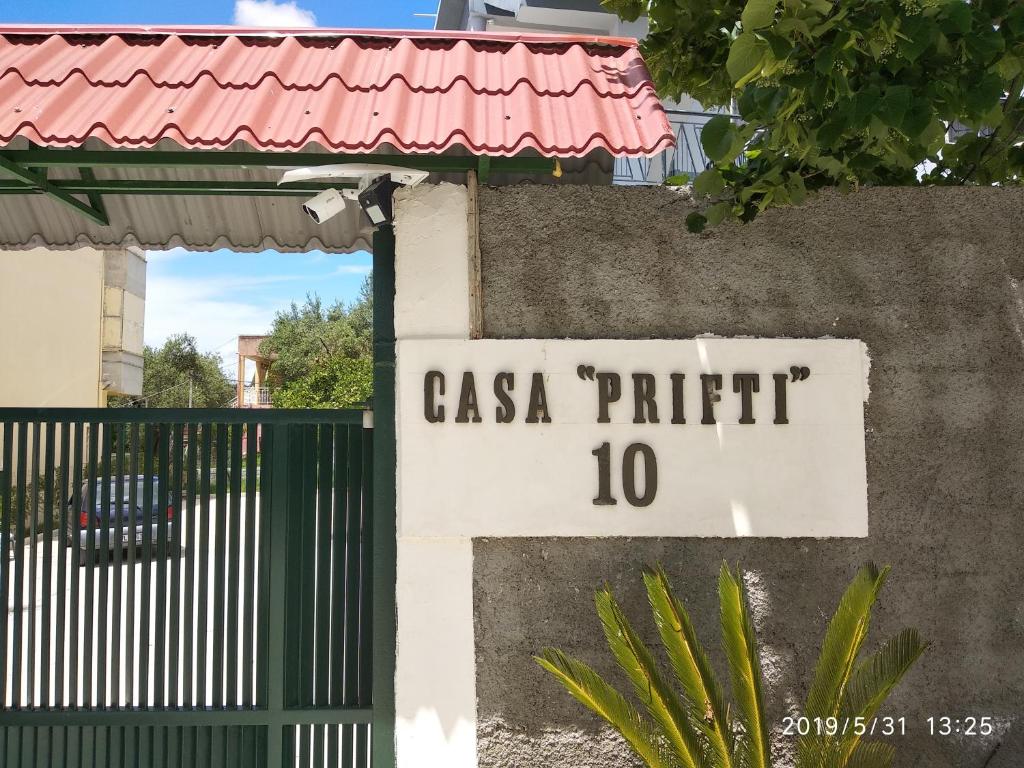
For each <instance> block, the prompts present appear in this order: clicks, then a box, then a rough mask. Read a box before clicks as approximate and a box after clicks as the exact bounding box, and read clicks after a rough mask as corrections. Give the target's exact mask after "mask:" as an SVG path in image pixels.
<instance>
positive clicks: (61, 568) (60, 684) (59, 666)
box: [0, 422, 75, 707]
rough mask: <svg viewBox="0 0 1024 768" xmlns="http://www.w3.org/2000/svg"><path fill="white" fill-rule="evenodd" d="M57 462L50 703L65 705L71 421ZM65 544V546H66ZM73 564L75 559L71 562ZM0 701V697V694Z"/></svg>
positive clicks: (65, 428) (70, 544)
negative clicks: (53, 654) (55, 584)
mask: <svg viewBox="0 0 1024 768" xmlns="http://www.w3.org/2000/svg"><path fill="white" fill-rule="evenodd" d="M58 461H59V463H60V499H59V502H58V503H59V504H60V507H59V512H60V515H59V518H58V519H59V521H60V522H59V525H58V530H57V535H56V547H57V609H56V621H55V637H54V649H55V651H56V658H55V659H54V667H53V679H54V697H53V702H54V705H55V706H58V707H60V706H63V705H64V701H65V700H64V683H65V679H64V658H65V654H67V653H68V652H69V649H68V646H67V643H65V642H64V632H65V627H66V618H65V615H64V613H65V609H66V608H67V597H66V594H65V590H66V589H67V578H68V558H69V557H73V555H74V551H75V550H74V548H73V542H74V539H73V538H72V537H71V533H72V526H73V525H74V520H75V517H74V514H73V513H72V510H71V508H70V505H71V498H72V496H73V493H74V491H73V489H72V488H71V487H70V486H69V477H70V470H69V467H70V465H71V424H70V423H67V422H64V423H61V425H60V453H59V457H58ZM65 545H66V546H65ZM71 565H72V567H74V561H72V563H71ZM0 701H2V697H0Z"/></svg>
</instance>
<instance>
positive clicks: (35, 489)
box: [25, 421, 42, 762]
mask: <svg viewBox="0 0 1024 768" xmlns="http://www.w3.org/2000/svg"><path fill="white" fill-rule="evenodd" d="M41 437H42V429H41V424H40V423H39V422H38V421H36V422H34V423H33V424H32V470H31V477H32V482H31V486H30V487H31V489H32V493H31V496H30V498H29V508H30V510H31V511H30V512H29V513H28V514H29V520H28V564H29V567H28V642H27V643H26V645H27V646H28V662H27V664H26V670H25V686H26V697H25V704H26V705H27V706H37V705H38V703H39V699H38V698H36V643H37V642H38V640H39V636H38V633H37V631H36V621H37V618H38V617H37V611H36V597H37V595H38V573H39V572H38V570H37V568H38V565H39V562H38V561H39V557H38V553H39V538H38V534H39V491H40V488H39V475H40V467H39V465H40V457H39V453H40V450H41V448H42V445H41V442H42V441H41V440H40V438H41ZM32 735H33V736H34V733H33V734H32ZM33 743H34V739H33ZM34 760H35V755H33V762H34Z"/></svg>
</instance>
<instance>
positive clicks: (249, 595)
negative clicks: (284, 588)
mask: <svg viewBox="0 0 1024 768" xmlns="http://www.w3.org/2000/svg"><path fill="white" fill-rule="evenodd" d="M258 436H259V427H257V426H256V424H254V423H252V422H250V423H248V424H246V425H245V569H244V571H245V572H244V574H243V576H242V586H243V589H244V590H245V591H244V594H243V596H242V642H243V653H242V704H243V705H245V706H252V705H253V704H254V703H255V696H254V694H253V662H254V658H253V657H254V651H255V645H256V632H255V627H254V621H255V600H256V595H255V589H256V583H255V579H256V570H255V569H256V526H257V512H256V493H257V491H256V489H257V485H256V482H257V478H258V475H259V472H260V468H259V466H258V465H259V458H258V455H257V453H256V448H257V440H258V439H259V438H258ZM266 565H267V564H266V562H261V566H262V567H263V568H266Z"/></svg>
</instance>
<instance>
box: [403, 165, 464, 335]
mask: <svg viewBox="0 0 1024 768" xmlns="http://www.w3.org/2000/svg"><path fill="white" fill-rule="evenodd" d="M468 199H469V197H468V193H467V190H466V188H465V187H461V186H456V185H455V184H439V185H436V186H433V185H430V186H418V187H411V188H408V187H407V188H403V189H401V190H399V191H398V192H396V194H395V206H396V211H397V214H396V216H395V262H396V263H395V336H396V338H398V339H465V338H468V332H469V331H468V329H469V292H468V286H469V255H468V248H469V222H468V216H467V210H468V209H467V205H468Z"/></svg>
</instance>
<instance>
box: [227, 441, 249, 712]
mask: <svg viewBox="0 0 1024 768" xmlns="http://www.w3.org/2000/svg"><path fill="white" fill-rule="evenodd" d="M242 426H243V425H242V424H232V425H231V440H230V449H229V450H230V458H231V462H230V467H231V471H230V478H231V482H230V488H229V492H230V496H229V498H228V514H229V517H230V521H229V524H228V526H227V528H226V529H225V531H224V537H225V539H226V545H227V558H228V560H227V581H226V582H224V585H225V588H226V590H227V621H226V622H225V624H226V627H227V643H228V647H227V649H226V652H227V659H226V662H227V664H226V666H227V683H226V686H227V695H226V696H225V697H224V701H225V703H226V704H228V705H232V706H234V705H237V704H238V701H239V699H238V661H239V658H240V657H241V649H240V648H239V642H240V641H242V638H241V636H240V635H239V633H238V605H239V597H240V596H241V595H240V592H241V591H242V584H241V581H240V578H241V577H240V575H239V573H240V568H241V564H240V562H239V561H240V558H241V552H242V543H243V541H244V537H243V535H242V532H241V523H242V499H241V495H242Z"/></svg>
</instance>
